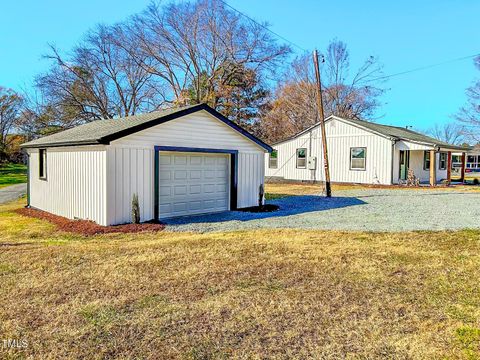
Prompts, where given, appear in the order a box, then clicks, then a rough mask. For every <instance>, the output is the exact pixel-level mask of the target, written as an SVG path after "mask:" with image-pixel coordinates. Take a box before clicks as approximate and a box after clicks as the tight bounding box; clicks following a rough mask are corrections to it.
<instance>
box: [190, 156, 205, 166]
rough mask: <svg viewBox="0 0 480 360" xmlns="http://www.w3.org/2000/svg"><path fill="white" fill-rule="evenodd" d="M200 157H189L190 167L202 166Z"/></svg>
mask: <svg viewBox="0 0 480 360" xmlns="http://www.w3.org/2000/svg"><path fill="white" fill-rule="evenodd" d="M202 161H203V157H202V156H193V155H192V156H190V165H202Z"/></svg>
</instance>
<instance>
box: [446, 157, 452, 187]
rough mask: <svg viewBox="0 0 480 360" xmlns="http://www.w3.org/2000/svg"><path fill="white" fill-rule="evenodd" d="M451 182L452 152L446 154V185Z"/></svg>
mask: <svg viewBox="0 0 480 360" xmlns="http://www.w3.org/2000/svg"><path fill="white" fill-rule="evenodd" d="M451 182H452V152H451V151H449V152H448V153H447V184H448V185H450V183H451Z"/></svg>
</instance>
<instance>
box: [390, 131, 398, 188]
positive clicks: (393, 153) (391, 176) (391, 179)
mask: <svg viewBox="0 0 480 360" xmlns="http://www.w3.org/2000/svg"><path fill="white" fill-rule="evenodd" d="M396 143H397V140H396V139H392V159H391V161H390V185H394V184H393V174H394V171H395V166H394V165H395V144H396Z"/></svg>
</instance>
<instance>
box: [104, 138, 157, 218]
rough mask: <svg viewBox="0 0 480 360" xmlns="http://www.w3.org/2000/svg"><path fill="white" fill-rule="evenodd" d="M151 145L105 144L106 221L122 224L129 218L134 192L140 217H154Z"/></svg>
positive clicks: (130, 216) (152, 155) (152, 154)
mask: <svg viewBox="0 0 480 360" xmlns="http://www.w3.org/2000/svg"><path fill="white" fill-rule="evenodd" d="M153 167H154V153H153V148H151V149H143V148H122V147H113V146H108V149H107V169H108V171H107V173H108V180H107V181H108V189H107V198H108V224H124V223H129V222H131V219H132V215H131V214H132V212H131V210H132V198H133V194H134V193H136V194H137V196H138V203H139V206H140V220H141V221H148V220H151V219H153V183H154V174H153Z"/></svg>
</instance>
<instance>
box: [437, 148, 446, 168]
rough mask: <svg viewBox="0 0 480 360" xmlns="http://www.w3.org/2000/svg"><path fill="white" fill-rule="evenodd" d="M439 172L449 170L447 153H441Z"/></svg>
mask: <svg viewBox="0 0 480 360" xmlns="http://www.w3.org/2000/svg"><path fill="white" fill-rule="evenodd" d="M438 169H439V170H447V153H444V152H442V153H440V161H439V162H438Z"/></svg>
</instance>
